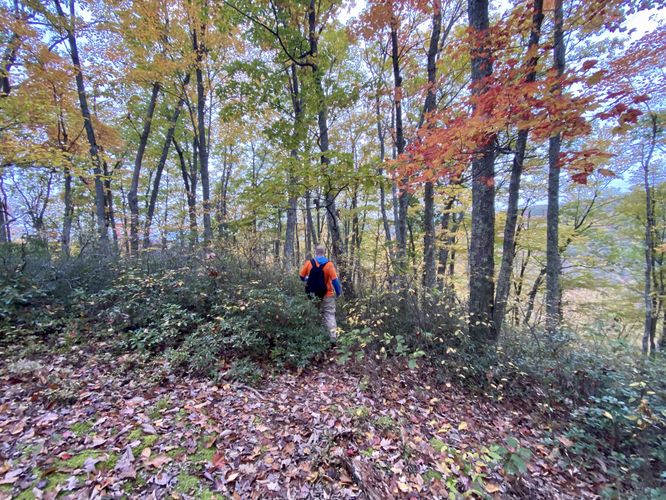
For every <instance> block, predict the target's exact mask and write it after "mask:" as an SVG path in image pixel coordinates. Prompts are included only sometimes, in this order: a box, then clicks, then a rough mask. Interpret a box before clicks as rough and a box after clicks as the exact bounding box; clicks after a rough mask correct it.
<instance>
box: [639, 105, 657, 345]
mask: <svg viewBox="0 0 666 500" xmlns="http://www.w3.org/2000/svg"><path fill="white" fill-rule="evenodd" d="M650 120H651V125H652V128H651V134H650V147H649V150H648V154H647V157H646V158H645V159H644V160H643V161H642V167H643V187H644V189H645V293H644V300H645V329H644V333H643V342H642V351H643V354H645V355H647V354H649V353H653V354H654V352H655V344H654V336H655V332H656V326H657V324H656V323H657V314H655V302H656V294H655V293H654V291H653V290H652V281H653V273H654V271H653V270H654V261H655V258H654V257H655V255H654V254H655V249H654V241H653V235H654V231H655V218H654V204H653V199H652V186H651V185H650V162H651V160H652V154H653V152H654V148H655V144H656V140H657V130H658V129H657V115H656V114H654V113H652V114H650Z"/></svg>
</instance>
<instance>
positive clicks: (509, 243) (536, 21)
mask: <svg viewBox="0 0 666 500" xmlns="http://www.w3.org/2000/svg"><path fill="white" fill-rule="evenodd" d="M533 9H534V12H533V14H532V30H531V32H530V40H529V43H528V46H527V54H532V55H531V56H530V58H529V59H528V61H527V65H526V69H527V75H526V76H525V82H527V83H530V82H534V81H535V80H536V65H537V62H538V60H539V58H538V55H537V48H538V46H539V38H540V36H541V24H542V23H543V0H534V6H533ZM528 134H529V129H527V128H525V129H522V130H520V131H519V132H518V139H517V141H516V153H515V154H514V157H513V165H512V168H511V179H510V181H509V201H508V204H507V209H506V224H505V225H504V243H503V246H502V263H501V265H500V271H499V275H498V278H497V291H496V292H495V310H494V320H495V328H497V334H498V335H499V334H501V331H502V324H503V323H504V315H505V312H506V304H507V301H508V299H509V290H510V286H511V274H512V272H513V259H514V256H515V255H516V252H515V246H516V224H517V222H518V199H519V197H520V178H521V175H522V172H523V162H524V160H525V150H526V148H527V137H528Z"/></svg>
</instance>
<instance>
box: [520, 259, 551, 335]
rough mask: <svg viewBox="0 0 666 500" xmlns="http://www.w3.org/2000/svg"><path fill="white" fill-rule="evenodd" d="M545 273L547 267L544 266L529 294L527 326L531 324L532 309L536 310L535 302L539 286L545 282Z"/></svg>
mask: <svg viewBox="0 0 666 500" xmlns="http://www.w3.org/2000/svg"><path fill="white" fill-rule="evenodd" d="M545 275H546V268H545V267H542V268H541V270H540V271H539V275H538V276H537V278H536V280H534V284H533V285H532V289H531V290H530V293H529V294H528V295H527V308H526V310H525V319H524V320H523V325H525V326H529V324H530V318H531V317H532V311H534V302H535V300H536V296H537V293H538V292H539V287H540V286H541V283H543V278H544V276H545Z"/></svg>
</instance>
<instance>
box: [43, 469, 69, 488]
mask: <svg viewBox="0 0 666 500" xmlns="http://www.w3.org/2000/svg"><path fill="white" fill-rule="evenodd" d="M70 475H71V474H64V473H62V472H54V473H53V474H49V475H48V476H46V481H47V482H46V488H44V489H45V490H46V491H53V490H55V488H56V486H58V485H59V484H65V483H66V482H67V480H68V479H69V477H70Z"/></svg>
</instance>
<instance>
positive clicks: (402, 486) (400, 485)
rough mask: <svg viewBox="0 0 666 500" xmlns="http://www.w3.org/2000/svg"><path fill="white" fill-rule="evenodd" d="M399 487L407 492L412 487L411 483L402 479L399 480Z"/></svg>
mask: <svg viewBox="0 0 666 500" xmlns="http://www.w3.org/2000/svg"><path fill="white" fill-rule="evenodd" d="M398 488H399V489H400V491H402V492H403V493H407V492H408V491H409V489H410V488H409V485H408V484H407V483H404V482H402V481H398Z"/></svg>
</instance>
